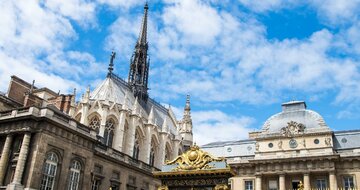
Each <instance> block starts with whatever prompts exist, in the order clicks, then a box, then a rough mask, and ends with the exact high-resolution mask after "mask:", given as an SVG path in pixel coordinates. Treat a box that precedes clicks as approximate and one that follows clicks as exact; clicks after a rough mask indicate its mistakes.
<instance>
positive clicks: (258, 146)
mask: <svg viewBox="0 0 360 190" xmlns="http://www.w3.org/2000/svg"><path fill="white" fill-rule="evenodd" d="M259 148H260V145H259V143H258V142H256V143H255V150H256V151H259Z"/></svg>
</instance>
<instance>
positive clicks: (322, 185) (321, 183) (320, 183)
mask: <svg viewBox="0 0 360 190" xmlns="http://www.w3.org/2000/svg"><path fill="white" fill-rule="evenodd" d="M316 188H317V189H318V190H325V189H326V180H325V179H317V180H316Z"/></svg>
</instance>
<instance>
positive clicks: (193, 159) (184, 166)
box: [166, 145, 225, 171]
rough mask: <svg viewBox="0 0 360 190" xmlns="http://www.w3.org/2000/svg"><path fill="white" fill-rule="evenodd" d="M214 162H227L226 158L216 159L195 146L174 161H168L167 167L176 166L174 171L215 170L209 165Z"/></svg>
mask: <svg viewBox="0 0 360 190" xmlns="http://www.w3.org/2000/svg"><path fill="white" fill-rule="evenodd" d="M213 161H217V162H220V161H225V158H215V157H213V156H211V155H210V154H209V153H207V152H205V151H203V150H200V148H199V147H198V146H196V145H193V146H191V147H190V150H188V151H187V152H185V153H183V154H182V155H180V156H178V157H176V158H175V159H174V160H172V161H166V165H172V164H176V165H177V167H176V168H174V169H173V170H174V171H184V170H201V169H211V168H213V167H212V166H210V165H209V163H210V162H213Z"/></svg>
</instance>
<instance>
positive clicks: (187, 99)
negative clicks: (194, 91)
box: [185, 94, 190, 110]
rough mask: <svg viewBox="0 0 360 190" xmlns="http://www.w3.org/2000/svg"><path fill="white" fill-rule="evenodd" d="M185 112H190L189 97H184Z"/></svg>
mask: <svg viewBox="0 0 360 190" xmlns="http://www.w3.org/2000/svg"><path fill="white" fill-rule="evenodd" d="M185 110H190V95H189V94H188V95H186V104H185Z"/></svg>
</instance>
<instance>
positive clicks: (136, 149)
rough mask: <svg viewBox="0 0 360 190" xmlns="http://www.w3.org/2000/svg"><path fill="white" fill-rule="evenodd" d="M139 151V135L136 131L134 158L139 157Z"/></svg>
mask: <svg viewBox="0 0 360 190" xmlns="http://www.w3.org/2000/svg"><path fill="white" fill-rule="evenodd" d="M139 153H140V137H139V133H136V134H135V143H134V151H133V157H134V158H135V159H139Z"/></svg>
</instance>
